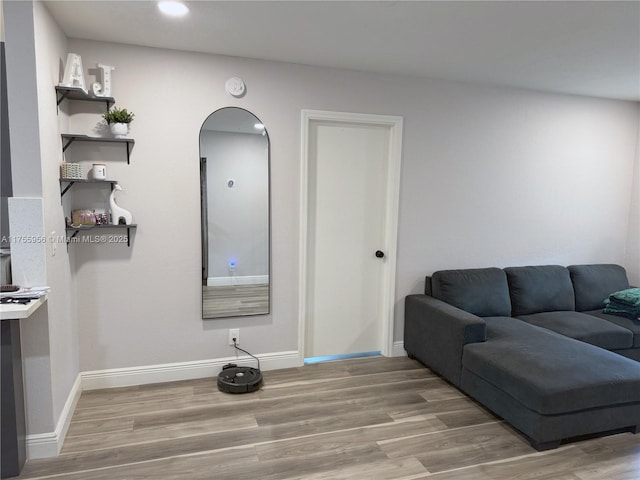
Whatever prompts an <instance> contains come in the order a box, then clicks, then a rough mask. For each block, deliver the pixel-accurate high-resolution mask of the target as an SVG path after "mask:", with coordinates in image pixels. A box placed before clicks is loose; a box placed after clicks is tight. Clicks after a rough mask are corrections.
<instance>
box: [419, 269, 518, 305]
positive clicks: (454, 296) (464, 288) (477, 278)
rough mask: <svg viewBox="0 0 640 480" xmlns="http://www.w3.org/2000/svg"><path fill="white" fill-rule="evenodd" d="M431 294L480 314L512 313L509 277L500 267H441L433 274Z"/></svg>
mask: <svg viewBox="0 0 640 480" xmlns="http://www.w3.org/2000/svg"><path fill="white" fill-rule="evenodd" d="M431 294H432V296H433V297H435V298H437V299H439V300H442V301H443V302H447V303H448V304H450V305H453V306H455V307H458V308H460V309H462V310H464V311H466V312H469V313H472V314H474V315H478V316H479V317H495V316H505V315H506V316H509V315H510V314H511V301H510V299H509V287H508V285H507V277H506V275H505V273H504V271H503V270H501V269H499V268H470V269H464V270H440V271H438V272H435V273H434V274H433V275H432V277H431Z"/></svg>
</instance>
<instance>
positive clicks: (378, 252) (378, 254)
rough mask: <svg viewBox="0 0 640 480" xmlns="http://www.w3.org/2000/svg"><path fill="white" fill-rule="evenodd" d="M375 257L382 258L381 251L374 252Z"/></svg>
mask: <svg viewBox="0 0 640 480" xmlns="http://www.w3.org/2000/svg"><path fill="white" fill-rule="evenodd" d="M376 257H378V258H383V257H384V252H383V251H382V250H376Z"/></svg>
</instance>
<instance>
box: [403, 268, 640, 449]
mask: <svg viewBox="0 0 640 480" xmlns="http://www.w3.org/2000/svg"><path fill="white" fill-rule="evenodd" d="M627 288H629V282H628V280H627V275H626V272H625V270H624V268H622V267H621V266H619V265H610V264H601V265H574V266H570V267H562V266H558V265H544V266H527V267H510V268H505V269H500V268H483V269H466V270H443V271H439V272H435V273H434V274H433V275H432V276H431V277H427V279H426V285H425V293H424V294H420V295H409V296H407V298H406V300H405V326H404V346H405V349H406V351H407V353H408V354H409V356H410V357H415V358H417V359H418V360H419V361H420V362H422V363H423V364H424V365H426V366H427V367H429V368H430V369H432V370H433V371H435V372H436V373H438V374H439V375H441V376H442V377H444V378H445V379H447V380H448V381H449V382H451V383H452V384H454V385H455V386H456V387H458V388H459V389H460V390H462V391H463V392H465V393H466V394H468V395H469V396H471V397H473V398H474V399H476V400H477V401H479V402H480V403H482V404H483V405H485V406H486V407H487V408H489V409H490V410H491V411H493V412H494V413H495V414H496V415H498V416H500V417H502V418H504V419H505V420H506V421H507V422H509V423H510V424H511V425H513V426H514V427H515V428H517V429H518V430H520V431H521V432H522V433H524V434H525V435H526V436H527V437H528V439H529V440H530V442H531V444H532V446H533V447H534V448H536V449H537V450H547V449H551V448H556V447H558V446H559V445H560V443H561V441H562V440H565V439H570V438H573V437H578V436H582V435H587V434H593V433H600V432H609V431H614V430H615V431H619V430H629V431H632V432H634V433H637V432H638V431H640V321H639V320H637V319H631V318H625V317H620V316H614V315H608V314H604V313H602V309H603V301H604V300H605V298H607V297H608V295H609V294H611V293H613V292H616V291H619V290H624V289H627Z"/></svg>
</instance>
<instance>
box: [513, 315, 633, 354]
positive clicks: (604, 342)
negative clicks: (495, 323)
mask: <svg viewBox="0 0 640 480" xmlns="http://www.w3.org/2000/svg"><path fill="white" fill-rule="evenodd" d="M517 318H518V319H520V320H523V321H525V322H527V323H531V324H532V325H537V326H538V327H542V328H547V329H549V330H553V331H554V332H557V333H559V334H561V335H565V336H567V337H571V338H575V339H576V340H580V341H582V342H587V343H590V344H591V345H595V346H596V347H600V348H605V349H607V350H620V349H623V348H631V346H632V345H633V333H632V332H631V330H629V329H628V328H624V327H621V326H619V325H616V324H614V323H611V322H608V321H607V320H604V319H602V318H598V317H595V316H593V315H587V314H586V313H580V312H544V313H534V314H533V315H522V316H519V317H517Z"/></svg>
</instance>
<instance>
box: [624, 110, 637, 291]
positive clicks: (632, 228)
mask: <svg viewBox="0 0 640 480" xmlns="http://www.w3.org/2000/svg"><path fill="white" fill-rule="evenodd" d="M638 119H639V120H638V139H637V141H636V161H635V166H634V169H633V188H632V191H631V205H630V210H629V236H628V239H627V257H626V264H627V265H635V268H632V269H631V270H630V271H629V282H630V283H631V285H640V103H638Z"/></svg>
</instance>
